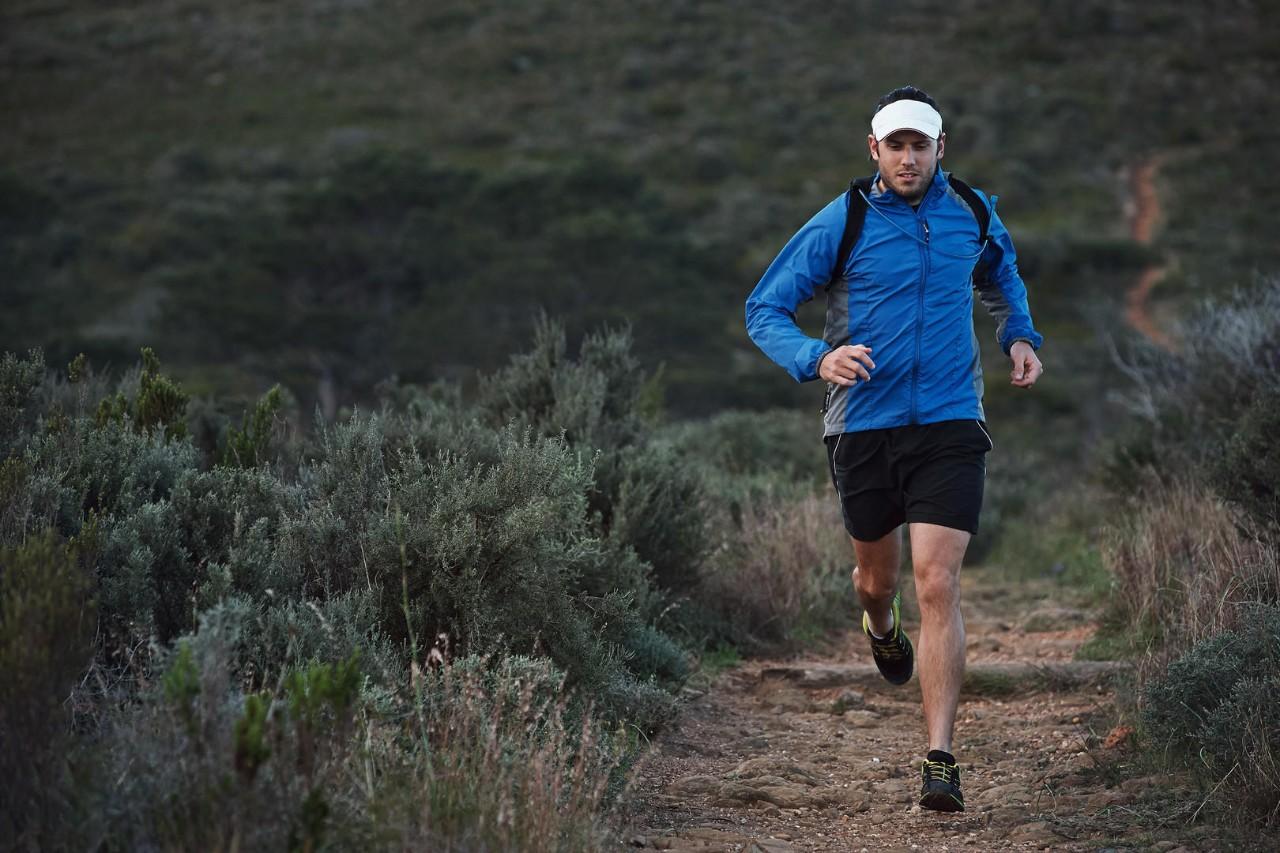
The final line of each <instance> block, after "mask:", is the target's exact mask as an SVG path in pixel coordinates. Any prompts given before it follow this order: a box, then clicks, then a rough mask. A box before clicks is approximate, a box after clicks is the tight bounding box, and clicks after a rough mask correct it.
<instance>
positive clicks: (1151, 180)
mask: <svg viewBox="0 0 1280 853" xmlns="http://www.w3.org/2000/svg"><path fill="white" fill-rule="evenodd" d="M1162 165H1163V160H1162V159H1161V158H1160V157H1158V156H1157V157H1152V158H1151V159H1150V160H1146V161H1144V162H1142V163H1139V164H1138V165H1137V166H1135V167H1134V169H1133V171H1132V172H1131V173H1130V176H1129V197H1130V199H1131V201H1132V209H1131V212H1130V217H1129V234H1130V236H1131V237H1132V238H1133V240H1134V242H1136V243H1139V244H1141V245H1143V246H1150V245H1151V241H1152V240H1153V238H1154V237H1155V227H1156V222H1157V221H1158V220H1159V218H1160V212H1161V211H1160V196H1159V195H1158V194H1157V193H1156V180H1155V179H1156V173H1157V172H1158V171H1159V170H1160V167H1161V166H1162ZM1165 271H1166V270H1165V267H1164V265H1163V264H1150V265H1148V266H1147V267H1146V268H1145V269H1143V271H1142V273H1141V274H1140V275H1139V276H1138V280H1137V281H1136V282H1135V283H1134V285H1133V287H1131V288H1130V289H1129V292H1128V294H1126V296H1125V319H1126V320H1128V321H1129V325H1130V326H1132V327H1133V328H1134V329H1136V330H1137V331H1138V332H1140V333H1142V335H1143V336H1145V337H1146V338H1147V339H1148V340H1149V341H1151V342H1152V343H1155V344H1157V345H1159V346H1161V347H1164V348H1165V349H1173V340H1172V339H1171V338H1170V337H1169V336H1168V335H1167V334H1165V333H1164V332H1163V331H1162V330H1161V329H1160V327H1159V326H1157V325H1156V324H1155V322H1154V321H1153V320H1152V318H1151V312H1150V310H1149V306H1148V302H1149V301H1150V299H1151V291H1152V290H1153V289H1154V288H1155V286H1156V283H1157V282H1158V281H1160V279H1161V278H1163V277H1164V274H1165Z"/></svg>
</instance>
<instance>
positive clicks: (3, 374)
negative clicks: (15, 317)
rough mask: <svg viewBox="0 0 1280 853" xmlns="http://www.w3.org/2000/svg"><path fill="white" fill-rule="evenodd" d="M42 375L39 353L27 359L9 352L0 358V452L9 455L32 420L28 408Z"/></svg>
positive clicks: (41, 359) (41, 357)
mask: <svg viewBox="0 0 1280 853" xmlns="http://www.w3.org/2000/svg"><path fill="white" fill-rule="evenodd" d="M44 374H45V366H44V356H43V355H41V353H40V351H39V350H32V351H31V352H30V353H28V355H27V357H26V358H18V356H16V355H15V354H13V353H11V352H6V353H5V354H4V356H3V358H0V452H3V453H8V452H9V451H10V449H11V448H13V447H14V445H15V444H16V443H17V441H18V438H19V436H20V435H21V434H22V432H24V431H25V428H28V427H29V422H30V421H31V420H34V418H33V414H34V413H32V412H30V411H29V407H30V405H31V403H32V401H33V400H34V399H35V396H36V392H37V390H39V388H40V385H41V383H42V382H44Z"/></svg>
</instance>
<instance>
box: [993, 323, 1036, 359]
mask: <svg viewBox="0 0 1280 853" xmlns="http://www.w3.org/2000/svg"><path fill="white" fill-rule="evenodd" d="M1018 341H1026V342H1027V343H1029V344H1031V348H1032V349H1033V350H1038V349H1040V345H1041V344H1043V343H1044V336H1043V335H1041V334H1040V333H1039V332H1037V331H1035V330H1034V329H1032V330H1031V331H1029V332H1010V333H1006V334H1005V341H1004V343H1003V344H1002V345H1001V347H1000V348H1001V349H1002V350H1004V354H1005V355H1008V354H1009V350H1011V349H1013V345H1014V344H1016V343H1017V342H1018Z"/></svg>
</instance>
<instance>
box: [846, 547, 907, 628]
mask: <svg viewBox="0 0 1280 853" xmlns="http://www.w3.org/2000/svg"><path fill="white" fill-rule="evenodd" d="M850 538H852V537H850ZM853 553H854V557H855V558H856V559H857V561H858V565H856V566H854V568H853V588H854V591H856V592H857V593H858V600H859V601H860V602H861V603H862V609H863V610H865V611H867V621H869V622H870V623H871V630H872V631H874V632H875V634H876V636H878V637H885V636H888V634H889V632H890V631H891V630H893V625H892V624H891V623H890V622H889V614H890V611H891V609H892V605H893V593H894V591H895V590H897V588H898V564H899V563H900V562H901V561H902V528H901V527H897V528H894V530H893V532H892V533H889V534H887V535H885V536H882V537H881V538H879V539H876V540H873V541H864V540H862V539H854V540H853Z"/></svg>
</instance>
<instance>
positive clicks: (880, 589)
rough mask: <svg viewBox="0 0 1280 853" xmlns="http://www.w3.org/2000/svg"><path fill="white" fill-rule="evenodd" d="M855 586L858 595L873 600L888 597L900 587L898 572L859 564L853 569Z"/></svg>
mask: <svg viewBox="0 0 1280 853" xmlns="http://www.w3.org/2000/svg"><path fill="white" fill-rule="evenodd" d="M853 586H854V588H855V589H856V590H857V591H858V595H859V596H861V597H863V598H869V599H872V600H879V599H886V598H890V597H891V596H892V595H893V592H894V590H895V589H897V587H898V577H897V572H896V571H893V572H890V571H876V570H874V569H872V568H870V567H867V566H862V565H858V566H855V567H854V569H853Z"/></svg>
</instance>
